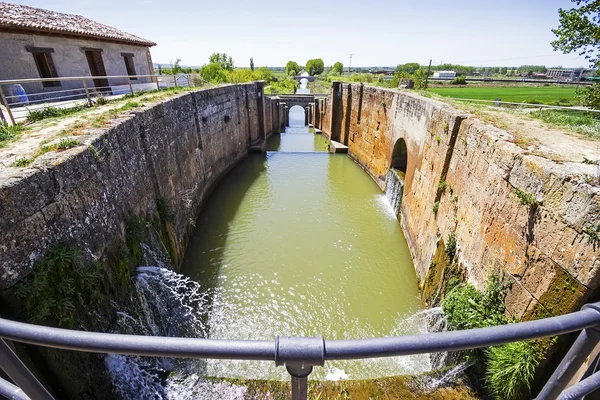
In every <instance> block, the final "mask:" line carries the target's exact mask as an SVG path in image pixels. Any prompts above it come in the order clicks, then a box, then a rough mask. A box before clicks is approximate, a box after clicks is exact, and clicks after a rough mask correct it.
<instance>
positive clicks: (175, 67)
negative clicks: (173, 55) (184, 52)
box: [171, 58, 183, 75]
mask: <svg viewBox="0 0 600 400" xmlns="http://www.w3.org/2000/svg"><path fill="white" fill-rule="evenodd" d="M180 63H181V58H178V59H176V60H175V65H173V68H172V69H171V71H172V72H173V75H177V74H179V73H181V72H183V68H181V65H179V64H180Z"/></svg>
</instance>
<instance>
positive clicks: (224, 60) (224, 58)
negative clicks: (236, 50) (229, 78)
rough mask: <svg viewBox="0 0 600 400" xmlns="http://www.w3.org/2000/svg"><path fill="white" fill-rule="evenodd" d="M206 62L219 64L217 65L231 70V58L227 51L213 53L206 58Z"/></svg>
mask: <svg viewBox="0 0 600 400" xmlns="http://www.w3.org/2000/svg"><path fill="white" fill-rule="evenodd" d="M208 62H209V63H211V64H219V66H220V67H221V68H222V69H224V70H226V71H233V60H232V58H231V57H229V56H228V55H227V53H213V54H211V55H210V57H209V58H208Z"/></svg>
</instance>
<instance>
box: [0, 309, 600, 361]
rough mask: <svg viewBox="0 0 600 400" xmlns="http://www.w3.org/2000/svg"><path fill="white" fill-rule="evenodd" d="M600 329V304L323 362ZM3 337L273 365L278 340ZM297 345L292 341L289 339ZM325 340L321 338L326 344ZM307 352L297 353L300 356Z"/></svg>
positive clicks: (346, 347) (331, 348)
mask: <svg viewBox="0 0 600 400" xmlns="http://www.w3.org/2000/svg"><path fill="white" fill-rule="evenodd" d="M599 325H600V303H596V304H594V305H590V306H586V307H584V308H583V309H582V310H581V311H577V312H573V313H570V314H565V315H560V316H556V317H550V318H545V319H540V320H534V321H527V322H518V323H515V324H508V325H500V326H494V327H489V328H477V329H470V330H463V331H450V332H437V333H428V334H421V335H408V336H395V337H380V338H369V339H356V340H325V341H323V343H324V360H346V359H356V358H373V357H392V356H402V355H411V354H419V353H435V352H441V351H457V350H466V349H474V348H480V347H487V346H495V345H499V344H503V343H509V342H515V341H520V340H528V339H536V338H542V337H549V336H556V335H561V334H565V333H570V332H575V331H579V330H582V329H585V328H590V327H594V326H599ZM0 337H3V338H5V339H10V340H14V341H16V342H22V343H29V344H36V345H41V346H46V347H54V348H60V349H67V350H76V351H87V352H95V353H119V354H132V355H144V356H159V357H185V358H216V359H224V358H227V359H237V360H265V361H274V360H275V359H276V358H277V351H278V350H277V346H276V341H274V340H225V339H202V338H181V337H161V336H141V335H125V334H117V333H99V332H87V331H77V330H71V329H63V328H52V327H47V326H39V325H32V324H27V323H23V322H17V321H11V320H7V319H2V318H0ZM290 339H292V340H293V338H290ZM321 340H322V339H321ZM301 350H302V349H298V351H299V352H301Z"/></svg>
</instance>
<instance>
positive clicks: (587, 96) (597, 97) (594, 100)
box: [576, 83, 600, 110]
mask: <svg viewBox="0 0 600 400" xmlns="http://www.w3.org/2000/svg"><path fill="white" fill-rule="evenodd" d="M576 96H577V99H578V100H579V102H580V103H581V104H583V105H584V106H586V107H589V108H593V109H595V110H599V109H600V83H594V84H593V85H591V86H588V87H586V88H579V89H577V94H576Z"/></svg>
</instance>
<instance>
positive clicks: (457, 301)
mask: <svg viewBox="0 0 600 400" xmlns="http://www.w3.org/2000/svg"><path fill="white" fill-rule="evenodd" d="M508 288H509V287H508V286H507V285H505V284H503V283H502V278H501V277H500V276H499V275H497V274H493V275H492V276H490V278H489V279H488V282H487V285H486V289H485V292H483V293H482V292H480V291H478V290H477V289H476V288H475V287H474V286H473V285H469V284H467V285H461V286H457V287H455V288H454V289H452V290H451V291H450V293H448V295H447V296H446V298H445V299H444V302H443V304H442V309H443V310H444V314H446V316H447V317H448V322H449V323H450V326H451V328H452V329H457V330H458V329H474V328H485V327H488V326H495V325H504V324H506V323H508V320H507V319H506V317H505V315H504V312H505V307H504V297H505V296H506V293H507V291H508Z"/></svg>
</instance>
